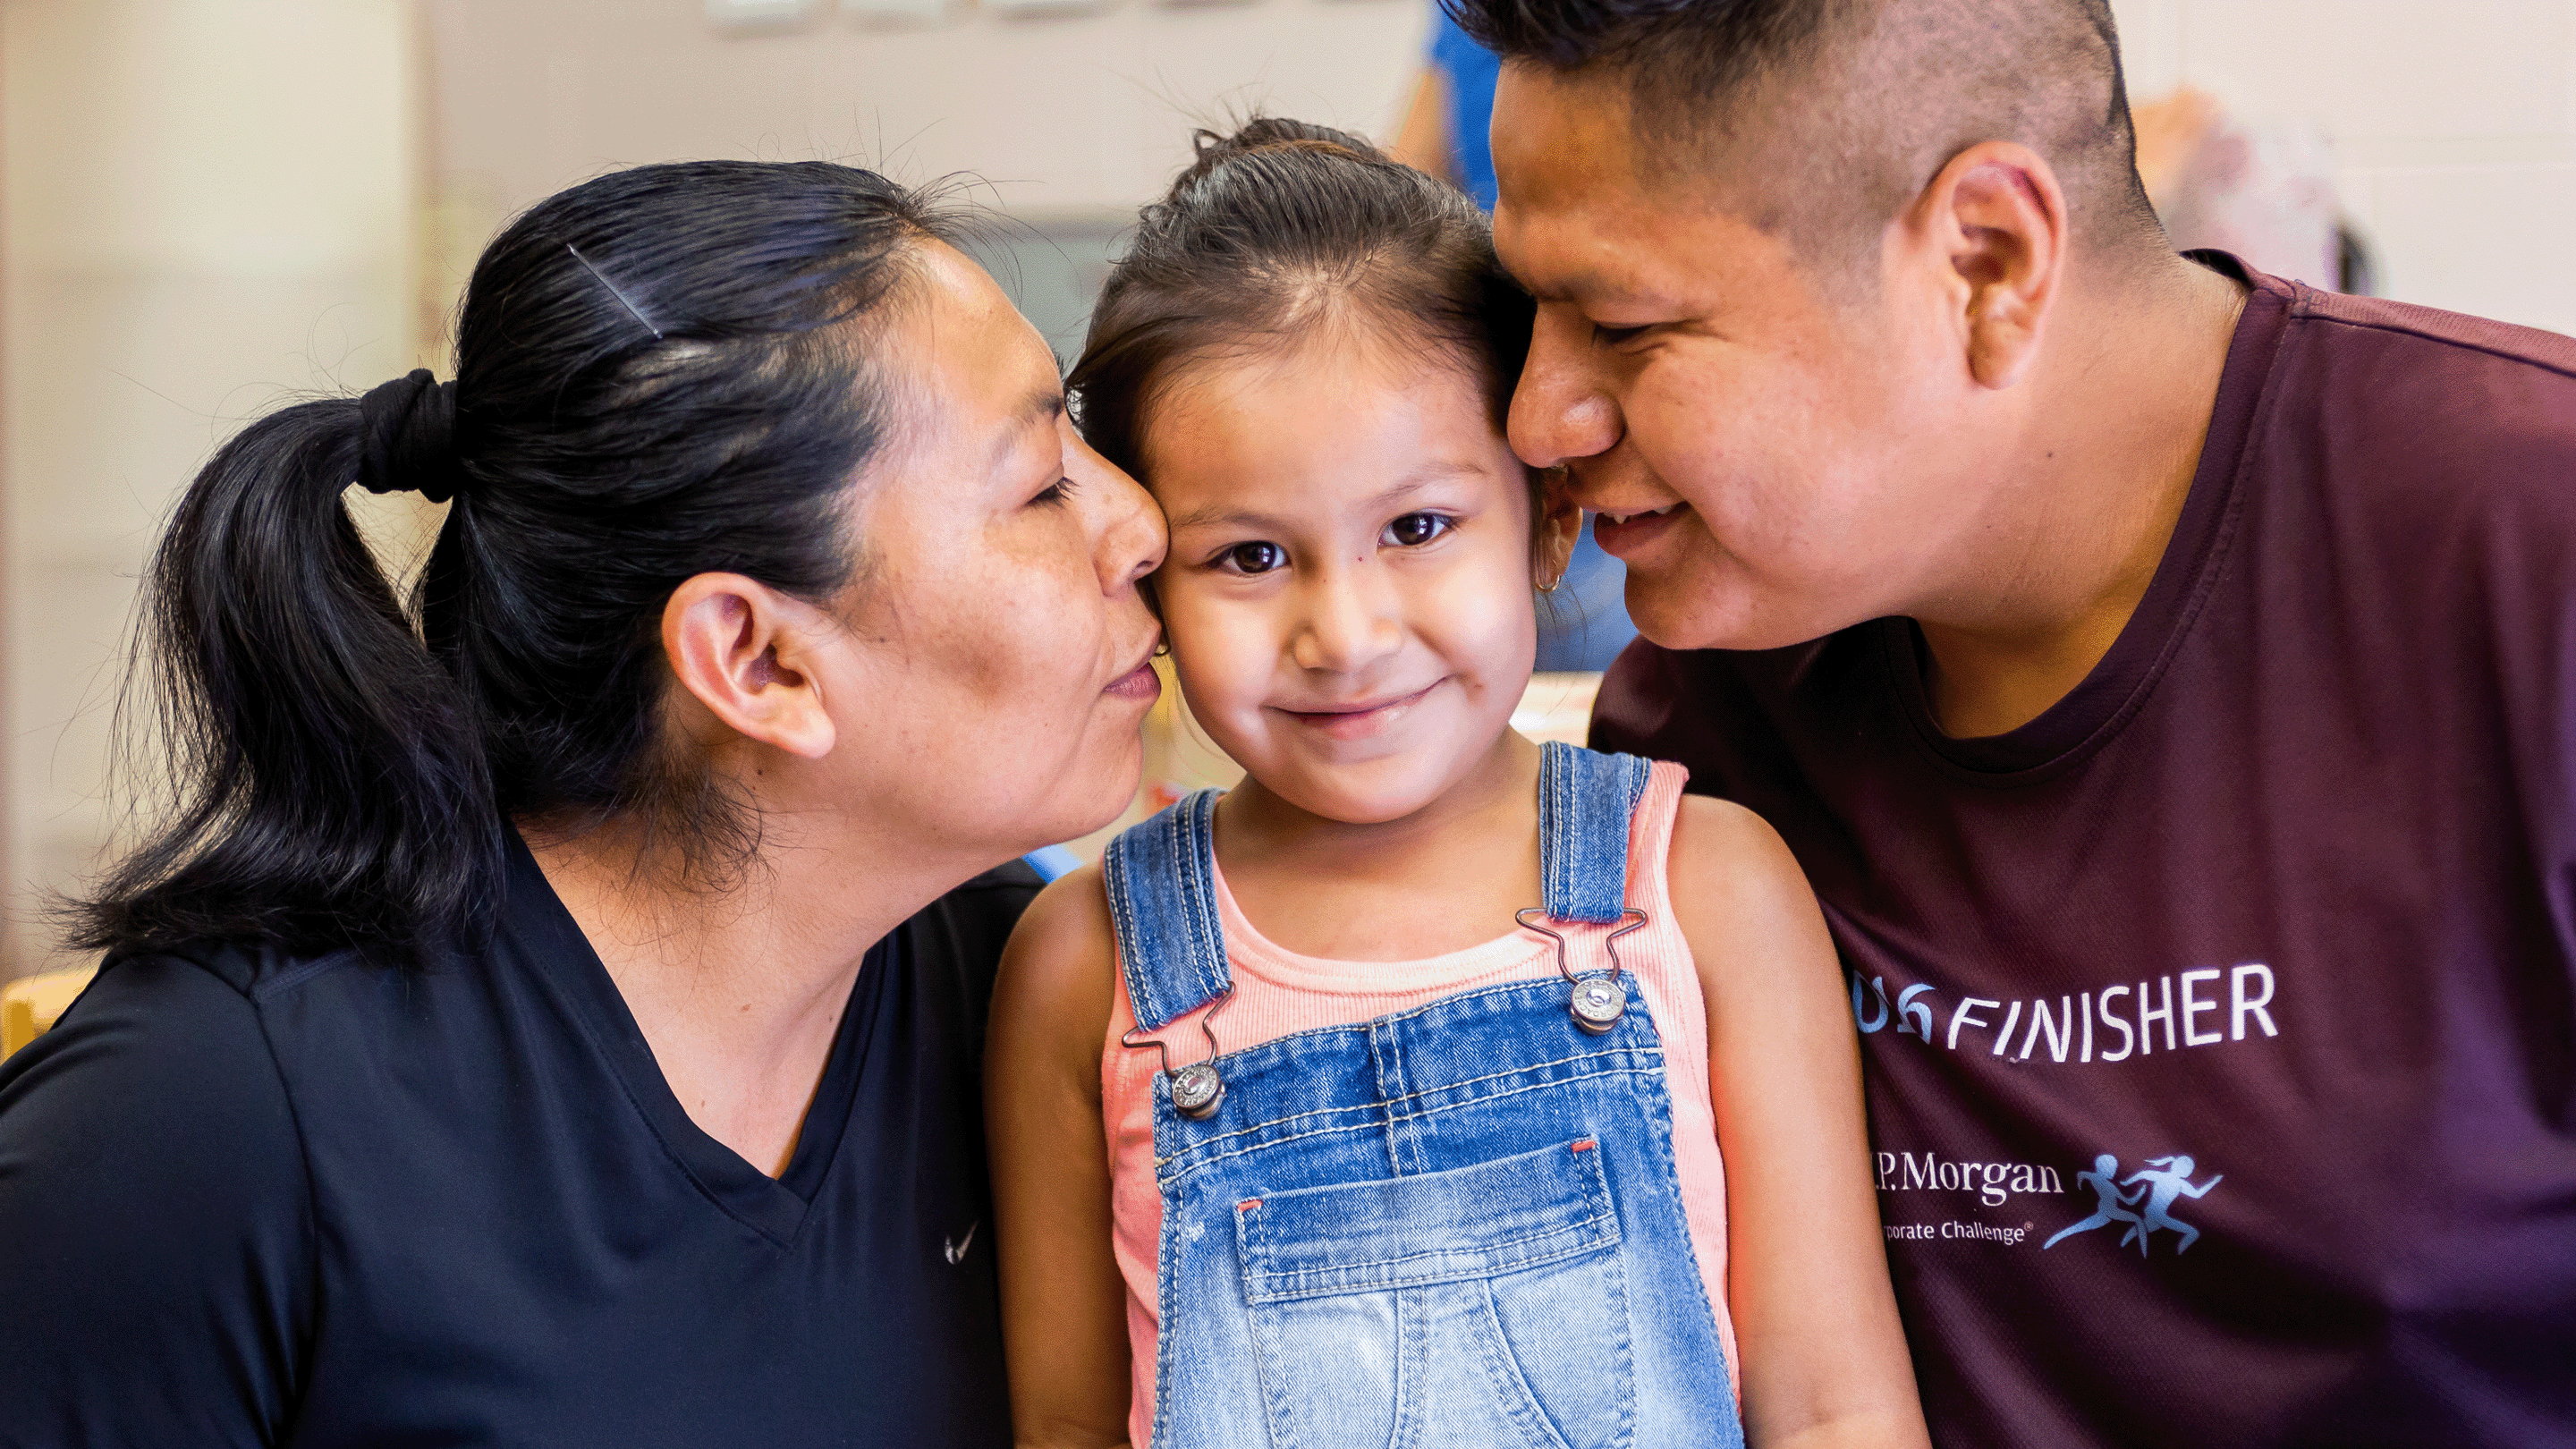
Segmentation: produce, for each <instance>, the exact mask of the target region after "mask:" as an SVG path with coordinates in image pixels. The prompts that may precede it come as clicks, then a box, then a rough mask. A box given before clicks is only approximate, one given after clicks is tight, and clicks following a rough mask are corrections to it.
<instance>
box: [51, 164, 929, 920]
mask: <svg viewBox="0 0 2576 1449" xmlns="http://www.w3.org/2000/svg"><path fill="white" fill-rule="evenodd" d="M948 230H949V219H948V217H947V215H946V213H945V212H944V211H943V210H942V209H941V207H940V205H939V202H938V200H937V198H936V196H935V195H928V194H924V193H920V192H915V191H910V190H907V189H905V188H903V187H900V186H897V185H895V184H893V183H892V182H889V181H887V180H886V179H885V178H884V177H882V176H878V175H875V174H873V173H870V172H866V171H860V170H857V169H855V168H852V167H848V166H837V165H833V164H831V163H828V162H822V161H785V162H754V161H687V162H673V163H668V164H664V165H656V166H639V167H635V168H633V169H631V170H627V171H614V172H610V173H609V174H607V175H605V176H600V177H595V178H593V179H592V180H589V181H585V182H583V183H582V184H581V185H579V186H576V187H574V188H572V189H571V190H569V191H565V192H563V193H561V194H559V195H556V196H553V197H550V198H548V199H547V200H545V201H542V202H539V203H538V204H537V205H536V206H534V207H531V208H530V209H529V210H528V211H527V212H526V213H525V214H524V215H522V216H520V217H519V218H518V219H517V220H515V221H513V222H511V223H510V225H509V226H507V227H505V228H504V229H503V230H502V232H501V235H500V236H498V237H497V238H495V239H494V240H493V242H492V244H491V245H490V246H489V247H488V248H486V249H485V250H484V253H483V256H482V258H481V259H480V260H479V261H478V262H477V263H476V264H475V267H474V276H473V279H472V280H471V281H470V282H469V283H468V284H467V286H466V291H465V303H464V306H463V308H462V310H461V311H460V313H459V315H458V319H457V349H456V376H457V379H458V380H457V381H456V382H453V383H440V382H436V381H434V380H433V379H432V378H431V377H430V375H429V374H428V373H427V372H414V373H412V374H411V375H410V376H408V377H404V378H399V379H397V380H395V381H393V382H389V383H386V384H385V385H384V386H382V387H380V388H377V389H376V390H375V391H373V392H371V393H368V394H367V395H366V396H365V397H364V398H362V399H340V400H336V401H323V402H308V403H303V404H300V405H298V406H295V407H290V408H286V409H283V410H281V411H279V412H277V413H274V414H271V415H270V416H268V417H265V418H262V419H260V420H259V421H258V422H255V423H253V424H251V425H250V426H249V427H248V428H247V429H245V430H243V432H242V433H241V434H240V435H239V436H238V437H235V438H234V439H233V440H232V441H231V442H230V443H228V444H226V445H225V447H224V448H223V450H222V451H221V452H219V453H217V454H216V455H215V459H214V461H213V462H211V463H209V464H207V465H206V468H205V471H204V472H202V473H200V474H199V475H198V476H197V479H196V481H195V482H194V483H193V484H191V485H190V486H189V489H188V491H187V494H186V496H185V497H184V498H183V499H182V500H181V501H180V504H179V508H178V511H177V513H176V514H175V515H174V516H173V517H172V518H171V520H170V523H169V525H168V532H167V533H166V535H165V536H164V537H163V539H162V542H161V547H160V551H159V553H158V554H157V556H156V557H155V558H154V560H153V564H152V569H151V573H150V575H149V577H148V579H147V593H146V600H145V615H144V618H143V630H142V634H143V637H142V639H141V640H140V644H141V657H140V658H139V659H138V660H137V661H136V664H137V671H136V676H135V678H136V683H137V686H138V688H137V689H136V692H135V693H134V694H133V695H132V696H130V697H132V698H135V699H137V700H138V701H140V702H144V703H148V704H150V705H151V706H152V708H151V710H150V711H149V713H150V714H151V716H153V718H154V720H155V721H156V722H157V723H158V724H160V725H161V726H162V729H161V736H162V737H161V738H158V739H154V740H152V741H150V743H149V744H148V745H147V746H146V748H149V749H151V750H153V752H154V759H153V760H152V764H153V765H154V766H156V767H157V768H156V769H154V771H153V772H152V773H153V774H154V775H155V776H158V777H161V778H165V779H167V780H168V781H169V782H171V790H170V792H169V793H170V795H171V797H172V799H171V808H170V810H169V812H168V813H167V814H166V815H165V816H161V817H159V818H157V819H156V820H155V821H154V827H155V828H154V830H153V833H152V834H151V836H150V838H148V839H147V840H146V841H145V842H144V843H143V844H142V846H141V847H140V848H139V849H137V850H136V851H135V852H134V853H133V854H132V855H130V856H128V857H126V858H125V859H124V860H123V861H121V862H119V863H118V864H117V865H116V866H115V867H114V868H113V869H112V870H111V871H110V872H109V873H108V874H107V876H106V878H105V879H104V880H103V881H101V882H100V883H99V885H98V888H97V890H96V892H95V894H93V895H91V896H90V897H89V898H88V899H87V900H85V901H82V902H79V903H77V904H75V905H73V906H71V907H70V908H69V909H68V916H69V925H70V927H71V930H70V933H69V934H70V936H71V939H72V941H73V942H74V943H76V944H77V945H79V946H81V947H83V948H86V949H92V950H107V951H111V952H125V953H131V952H143V951H156V950H169V949H173V948H176V947H178V946H180V945H181V944H182V943H187V942H231V943H240V944H258V945H268V946H274V947H277V948H280V949H283V950H288V951H292V952H295V953H298V954H309V953H314V952H320V951H324V950H332V949H337V948H339V947H343V946H352V945H355V946H362V947H368V948H371V949H375V950H378V951H380V952H381V953H383V954H385V955H388V956H392V957H395V958H397V959H400V958H411V959H415V960H416V959H421V958H424V957H426V956H429V955H432V954H435V953H438V952H439V951H440V950H441V949H442V948H443V947H446V946H448V945H451V944H453V945H458V946H468V947H470V946H471V945H472V943H473V941H474V938H475V936H476V934H477V933H478V932H479V931H480V929H481V928H482V927H484V926H486V925H488V924H490V923H491V922H492V921H493V920H494V919H495V917H496V914H497V910H496V908H497V907H498V905H499V903H500V902H501V900H502V898H503V884H504V875H503V863H504V861H505V859H506V856H505V854H504V848H505V842H506V841H507V840H508V838H509V837H508V831H509V829H510V828H512V827H513V826H514V825H516V826H524V827H527V828H532V829H535V830H537V831H540V832H542V833H543V834H544V835H545V836H547V837H549V838H559V837H567V836H570V835H574V834H578V833H580V832H582V831H585V830H590V829H593V828H597V827H600V826H603V825H606V824H609V823H611V822H615V823H617V824H619V825H620V826H621V827H632V829H631V830H627V831H625V832H624V833H627V834H631V835H632V836H633V837H635V838H636V839H639V840H643V841H646V842H648V843H650V844H652V845H654V847H655V848H656V849H657V850H661V849H663V848H665V847H667V849H668V852H669V855H670V858H671V859H672V860H674V861H676V862H677V863H678V864H679V865H680V866H681V867H682V868H683V869H684V871H685V872H686V873H687V874H688V875H689V878H691V879H692V880H695V881H698V882H702V883H708V882H719V881H722V880H724V879H727V878H728V873H729V872H730V871H731V870H733V869H734V868H735V867H737V866H739V865H747V864H749V863H750V859H751V857H753V856H754V855H756V854H757V851H758V841H759V839H760V829H759V820H758V818H757V809H756V806H755V804H754V803H752V802H750V801H748V800H747V799H745V798H743V797H741V796H740V794H739V793H738V792H736V791H734V790H731V789H729V788H727V787H726V782H725V781H724V780H723V779H721V778H720V777H718V776H717V775H716V774H715V773H714V772H713V771H712V770H711V769H710V767H709V764H708V761H707V759H706V752H705V751H704V750H703V749H702V748H699V747H698V746H697V744H696V743H695V742H694V741H693V740H692V739H691V738H689V737H688V736H687V735H686V734H685V733H683V732H680V731H676V730H673V729H671V728H670V727H669V722H668V715H669V710H668V709H667V707H666V706H667V703H668V700H669V695H670V689H671V673H670V668H669V665H668V662H667V661H666V660H665V659H664V657H663V653H662V641H661V629H660V621H661V617H662V610H663V607H664V605H665V604H667V603H668V602H669V600H670V597H671V591H672V590H674V589H676V588H678V587H679V586H680V585H681V584H682V583H683V582H685V581H686V580H687V579H689V578H690V577H691V576H693V575H696V574H700V573H706V572H709V571H718V570H720V571H725V572H730V573H740V574H746V575H748V576H750V577H752V578H755V579H758V580H759V581H761V582H762V583H764V584H767V585H769V586H770V587H771V588H774V589H777V590H780V591H781V592H783V593H789V594H793V595H795V596H796V597H798V598H802V599H807V600H810V601H813V602H816V603H822V602H825V601H828V600H831V599H834V598H836V597H839V596H840V595H841V594H842V593H843V591H845V590H846V589H848V588H849V587H850V586H851V585H852V583H853V581H854V578H855V575H856V569H857V560H858V559H859V557H860V556H861V555H862V553H863V549H862V547H861V541H860V540H859V539H858V538H857V537H856V536H855V534H854V530H855V528H856V526H857V525H856V523H855V521H854V518H853V514H852V510H851V509H850V507H849V499H850V492H851V488H852V486H853V482H852V480H853V479H856V478H858V477H859V476H860V474H861V472H862V470H863V469H864V468H865V466H866V465H867V463H868V462H869V461H870V459H871V458H873V457H874V456H875V454H876V452H877V450H878V448H879V447H880V446H881V445H882V444H883V443H884V441H885V439H886V438H887V437H888V436H889V432H890V429H891V425H892V417H893V407H894V403H893V398H894V391H893V389H894V383H893V382H892V381H891V379H892V378H893V377H894V376H896V375H897V373H898V371H899V370H900V369H899V367H898V365H897V360H896V359H894V358H891V357H888V356H882V355H880V353H881V351H882V349H883V346H884V332H883V329H882V328H879V327H876V326H874V325H872V324H870V323H869V321H868V318H869V317H870V314H872V313H875V312H877V311H879V310H880V309H882V308H883V307H885V306H886V305H888V304H889V303H890V302H891V301H893V300H894V299H897V298H899V297H901V296H902V295H904V293H905V292H906V290H907V288H909V287H910V286H911V285H913V278H914V277H915V275H916V273H917V271H918V268H917V267H916V266H915V265H914V251H915V249H916V248H917V247H918V246H920V245H923V244H925V243H928V242H931V241H935V240H937V239H938V238H940V237H942V236H943V235H945V234H947V232H948ZM353 484H354V485H356V486H358V487H362V488H367V489H372V490H374V491H376V492H380V493H383V492H393V491H397V490H406V491H413V492H418V493H420V494H422V495H424V496H426V497H428V498H430V499H432V500H439V499H446V498H450V497H452V498H453V499H454V507H453V508H452V509H451V510H450V511H449V513H448V516H447V522H446V525H445V526H444V527H443V528H442V529H441V530H440V531H439V536H438V544H437V547H436V548H435V549H434V550H432V552H431V554H430V557H429V561H428V564H427V567H426V568H425V569H424V570H423V573H422V586H421V588H420V589H419V590H418V592H417V593H416V595H415V599H414V603H415V605H416V609H415V612H416V614H417V616H418V620H419V628H418V630H417V632H415V630H414V627H413V622H412V620H411V619H410V618H407V617H406V616H405V613H404V610H403V608H402V606H401V605H400V604H399V603H397V601H396V600H395V598H394V594H393V591H392V589H391V588H390V587H389V586H388V584H387V583H386V581H385V577H384V574H383V572H382V571H381V570H379V569H378V568H377V566H376V561H375V557H374V555H373V554H371V553H370V552H369V550H368V548H367V546H366V543H365V541H364V540H363V539H361V538H360V536H359V534H358V530H357V526H356V524H355V523H354V522H353V521H352V520H351V519H350V517H349V515H348V512H347V511H346V510H345V509H344V508H343V507H342V506H341V496H342V494H343V493H344V492H345V490H346V489H347V488H349V487H350V486H351V485H353ZM129 748H130V747H129ZM660 863H661V861H660V860H658V859H657V861H656V865H657V866H658V865H659V864H660Z"/></svg>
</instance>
